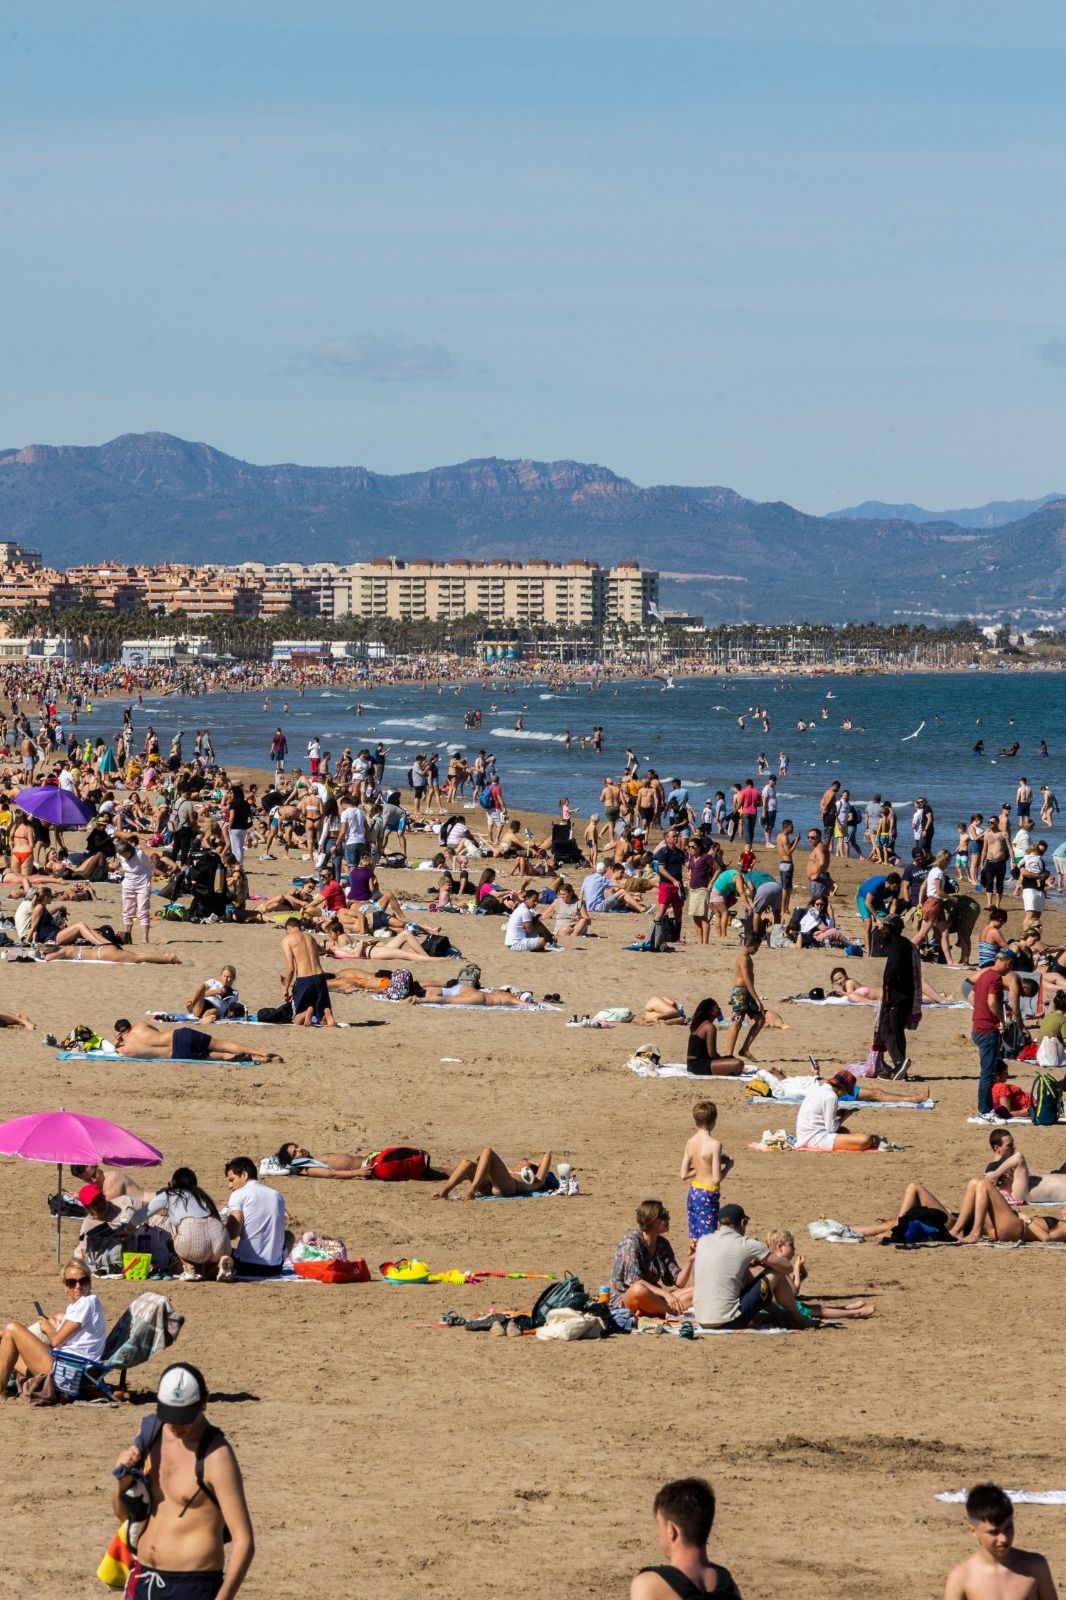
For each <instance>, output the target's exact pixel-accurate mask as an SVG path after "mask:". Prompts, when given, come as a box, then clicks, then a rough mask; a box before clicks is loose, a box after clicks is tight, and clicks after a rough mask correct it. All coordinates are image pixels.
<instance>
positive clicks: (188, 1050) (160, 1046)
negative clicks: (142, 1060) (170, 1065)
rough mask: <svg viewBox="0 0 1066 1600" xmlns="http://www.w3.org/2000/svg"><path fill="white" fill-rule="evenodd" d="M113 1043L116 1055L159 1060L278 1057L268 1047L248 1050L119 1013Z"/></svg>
mask: <svg viewBox="0 0 1066 1600" xmlns="http://www.w3.org/2000/svg"><path fill="white" fill-rule="evenodd" d="M114 1031H115V1045H116V1048H117V1050H118V1053H119V1055H120V1056H139V1057H148V1058H150V1059H151V1060H161V1061H167V1060H172V1061H186V1060H188V1061H280V1060H281V1059H282V1057H281V1056H279V1055H277V1054H276V1053H275V1052H273V1051H270V1050H252V1049H250V1048H249V1047H248V1046H247V1045H244V1044H233V1043H231V1042H230V1041H229V1040H228V1039H220V1038H218V1036H217V1035H216V1034H211V1033H201V1032H200V1031H199V1029H198V1028H159V1027H157V1026H156V1025H155V1023H153V1022H130V1021H129V1019H128V1018H127V1017H119V1019H118V1021H117V1022H116V1023H115V1030H114Z"/></svg>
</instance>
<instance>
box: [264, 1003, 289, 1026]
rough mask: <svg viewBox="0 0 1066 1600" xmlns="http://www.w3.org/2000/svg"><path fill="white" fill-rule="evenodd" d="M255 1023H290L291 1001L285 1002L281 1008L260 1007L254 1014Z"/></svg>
mask: <svg viewBox="0 0 1066 1600" xmlns="http://www.w3.org/2000/svg"><path fill="white" fill-rule="evenodd" d="M255 1020H256V1022H291V1021H292V1001H291V1000H287V1001H286V1002H285V1004H284V1005H283V1006H260V1007H259V1010H258V1011H257V1012H256V1014H255Z"/></svg>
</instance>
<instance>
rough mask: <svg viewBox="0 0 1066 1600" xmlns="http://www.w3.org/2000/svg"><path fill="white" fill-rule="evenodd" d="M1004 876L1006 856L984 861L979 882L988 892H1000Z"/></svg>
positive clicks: (1005, 876) (1005, 873)
mask: <svg viewBox="0 0 1066 1600" xmlns="http://www.w3.org/2000/svg"><path fill="white" fill-rule="evenodd" d="M1006 878H1007V862H1006V857H1004V859H1003V860H1002V861H986V862H985V864H984V866H983V867H982V869H981V883H982V885H983V886H984V889H985V891H986V893H988V894H1002V893H1003V885H1004V883H1005V882H1006Z"/></svg>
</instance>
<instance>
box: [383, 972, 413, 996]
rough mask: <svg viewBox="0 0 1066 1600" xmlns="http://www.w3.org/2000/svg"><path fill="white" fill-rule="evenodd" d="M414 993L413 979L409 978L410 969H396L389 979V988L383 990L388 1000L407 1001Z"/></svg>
mask: <svg viewBox="0 0 1066 1600" xmlns="http://www.w3.org/2000/svg"><path fill="white" fill-rule="evenodd" d="M414 992H415V991H414V978H413V977H412V976H411V971H410V968H408V967H396V968H395V970H394V971H393V974H392V977H391V978H390V979H389V986H388V988H387V989H386V990H385V996H386V998H387V999H389V1000H408V999H410V997H411V995H413V994H414Z"/></svg>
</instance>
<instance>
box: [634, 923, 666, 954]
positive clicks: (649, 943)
mask: <svg viewBox="0 0 1066 1600" xmlns="http://www.w3.org/2000/svg"><path fill="white" fill-rule="evenodd" d="M640 948H641V949H642V950H654V951H656V952H658V953H659V954H660V955H661V954H663V953H664V952H665V953H666V954H667V955H669V954H670V946H669V944H668V942H667V930H666V918H665V917H656V918H655V920H654V921H653V922H652V925H651V927H650V928H649V929H648V937H647V938H646V939H645V941H644V943H643V944H642V945H641V947H640Z"/></svg>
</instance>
